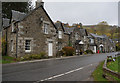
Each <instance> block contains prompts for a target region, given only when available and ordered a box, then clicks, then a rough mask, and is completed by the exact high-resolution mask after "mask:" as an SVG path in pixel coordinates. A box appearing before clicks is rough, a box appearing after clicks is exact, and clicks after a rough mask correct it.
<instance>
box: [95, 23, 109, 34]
mask: <svg viewBox="0 0 120 83" xmlns="http://www.w3.org/2000/svg"><path fill="white" fill-rule="evenodd" d="M108 27H109V25H108V23H107V22H105V21H102V22H100V23H98V24H97V28H98V30H99V32H100V35H103V34H105V33H106V32H107V30H108V29H107V28H108Z"/></svg>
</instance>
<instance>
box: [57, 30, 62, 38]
mask: <svg viewBox="0 0 120 83" xmlns="http://www.w3.org/2000/svg"><path fill="white" fill-rule="evenodd" d="M58 38H59V39H62V31H58Z"/></svg>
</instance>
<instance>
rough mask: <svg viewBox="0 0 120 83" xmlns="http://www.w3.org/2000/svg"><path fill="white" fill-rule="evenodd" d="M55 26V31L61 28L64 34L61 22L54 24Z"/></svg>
mask: <svg viewBox="0 0 120 83" xmlns="http://www.w3.org/2000/svg"><path fill="white" fill-rule="evenodd" d="M55 26H56V28H57V30H58V29H59V28H60V27H61V28H62V30H63V31H64V32H65V30H64V28H63V25H62V23H61V22H56V23H55Z"/></svg>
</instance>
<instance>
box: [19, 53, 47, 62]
mask: <svg viewBox="0 0 120 83" xmlns="http://www.w3.org/2000/svg"><path fill="white" fill-rule="evenodd" d="M45 55H46V53H44V52H41V53H40V54H33V55H25V56H23V57H21V61H24V60H33V59H45V58H48V57H47V56H45Z"/></svg>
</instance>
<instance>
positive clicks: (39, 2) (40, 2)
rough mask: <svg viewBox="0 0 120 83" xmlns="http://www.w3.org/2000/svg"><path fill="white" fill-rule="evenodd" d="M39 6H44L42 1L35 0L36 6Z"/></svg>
mask: <svg viewBox="0 0 120 83" xmlns="http://www.w3.org/2000/svg"><path fill="white" fill-rule="evenodd" d="M39 6H43V7H44V2H43V1H42V0H37V1H36V8H37V7H39Z"/></svg>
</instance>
